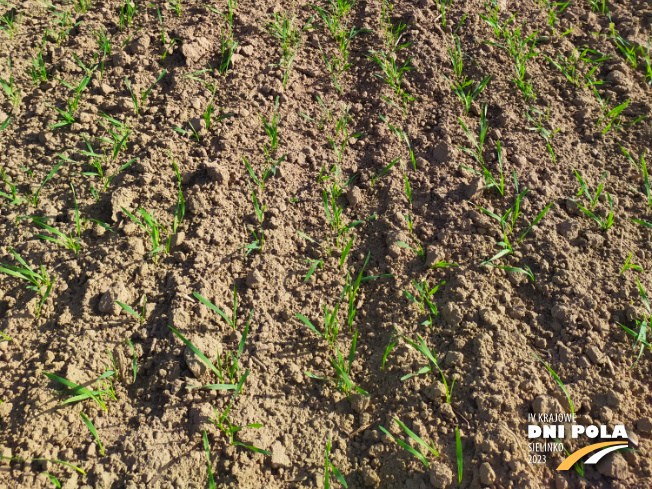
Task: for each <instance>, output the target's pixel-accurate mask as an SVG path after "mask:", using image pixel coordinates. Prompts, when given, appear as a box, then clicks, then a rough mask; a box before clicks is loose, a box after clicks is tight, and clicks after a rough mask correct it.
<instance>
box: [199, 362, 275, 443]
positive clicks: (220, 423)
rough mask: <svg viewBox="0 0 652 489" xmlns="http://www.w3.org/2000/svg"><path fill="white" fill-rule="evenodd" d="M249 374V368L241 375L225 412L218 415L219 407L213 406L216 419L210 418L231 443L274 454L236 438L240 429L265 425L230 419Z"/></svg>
mask: <svg viewBox="0 0 652 489" xmlns="http://www.w3.org/2000/svg"><path fill="white" fill-rule="evenodd" d="M248 375H249V369H247V370H246V371H245V373H244V375H243V376H242V377H241V379H240V382H238V385H237V386H235V392H234V393H233V397H232V398H231V402H229V405H228V406H227V407H226V409H225V410H224V412H223V413H222V414H221V415H218V413H217V409H216V408H215V407H213V413H214V414H215V419H209V421H210V422H211V423H213V424H214V425H215V426H216V427H217V428H219V429H220V430H221V431H222V432H223V433H224V434H225V435H226V436H227V438H228V440H229V443H231V445H236V446H241V447H244V448H247V449H249V450H251V451H252V452H254V453H261V454H263V455H272V452H269V451H267V450H263V449H262V448H258V447H255V446H254V445H246V444H244V443H242V442H241V441H238V440H236V439H235V435H236V433H238V432H239V431H240V430H243V429H245V428H255V429H258V428H262V427H263V425H262V424H261V423H250V424H248V425H245V426H238V425H235V424H233V423H232V422H231V421H230V420H229V417H228V415H229V412H230V411H231V408H232V406H233V403H234V402H235V400H236V398H237V397H238V394H239V393H240V391H241V390H242V386H243V385H244V383H245V381H246V380H247V376H248Z"/></svg>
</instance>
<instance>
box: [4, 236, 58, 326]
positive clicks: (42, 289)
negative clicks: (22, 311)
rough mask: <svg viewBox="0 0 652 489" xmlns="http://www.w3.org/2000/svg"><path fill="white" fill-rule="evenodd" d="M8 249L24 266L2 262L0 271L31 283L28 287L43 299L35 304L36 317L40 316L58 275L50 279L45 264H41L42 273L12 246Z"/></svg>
mask: <svg viewBox="0 0 652 489" xmlns="http://www.w3.org/2000/svg"><path fill="white" fill-rule="evenodd" d="M8 249H9V252H10V253H11V254H12V255H14V258H15V259H16V261H17V262H18V263H20V265H22V268H21V267H14V266H12V265H6V264H4V263H0V272H2V273H5V274H7V275H11V276H12V277H16V278H20V279H22V280H25V281H26V282H29V283H30V284H31V285H27V289H29V290H33V291H35V292H36V293H38V294H39V296H40V297H41V299H40V300H39V301H38V302H37V303H36V304H35V306H34V308H35V312H36V317H37V318H39V317H40V316H41V308H42V307H43V304H44V303H45V301H46V299H47V298H48V296H49V295H50V292H51V291H52V286H53V285H54V282H55V281H56V279H57V277H56V275H55V276H54V277H52V278H51V279H50V277H49V275H48V273H47V272H46V271H45V267H44V266H43V264H41V269H40V273H39V272H36V271H34V269H33V268H32V267H30V266H29V265H28V264H27V262H26V261H25V260H24V259H23V258H22V257H21V256H20V255H19V254H18V253H16V252H15V251H14V250H13V249H11V248H8Z"/></svg>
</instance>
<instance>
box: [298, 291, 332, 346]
mask: <svg viewBox="0 0 652 489" xmlns="http://www.w3.org/2000/svg"><path fill="white" fill-rule="evenodd" d="M339 309H340V302H338V303H337V305H336V306H335V307H334V308H333V310H332V311H331V310H329V309H328V306H327V305H326V304H324V330H323V331H319V330H318V329H317V328H316V327H315V326H314V325H313V324H312V323H311V322H310V320H309V319H308V318H306V317H305V316H304V315H302V314H297V318H298V319H299V320H300V321H301V322H302V323H303V324H305V325H306V326H307V327H308V328H309V329H310V330H311V331H313V332H314V333H316V334H317V335H318V336H320V337H321V338H324V339H325V340H327V341H328V343H329V345H330V347H331V350H334V348H335V343H336V341H337V335H338V334H339V328H338V322H337V312H338V311H339Z"/></svg>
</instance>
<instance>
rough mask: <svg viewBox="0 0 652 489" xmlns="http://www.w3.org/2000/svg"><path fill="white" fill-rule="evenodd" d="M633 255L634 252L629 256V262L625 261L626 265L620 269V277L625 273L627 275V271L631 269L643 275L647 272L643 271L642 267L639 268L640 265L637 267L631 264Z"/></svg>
mask: <svg viewBox="0 0 652 489" xmlns="http://www.w3.org/2000/svg"><path fill="white" fill-rule="evenodd" d="M633 254H634V252H633V251H632V252H631V253H630V254H629V255H628V256H627V260H625V264H624V265H623V268H621V269H620V273H619V274H618V275H619V276H620V277H622V276H623V273H625V272H626V271H627V270H630V269H631V270H636V271H637V272H641V273H643V272H645V270H643V268H642V267H640V266H638V265H636V264H634V263H630V260H631V259H632V255H633Z"/></svg>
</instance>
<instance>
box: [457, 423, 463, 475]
mask: <svg viewBox="0 0 652 489" xmlns="http://www.w3.org/2000/svg"><path fill="white" fill-rule="evenodd" d="M455 452H456V454H457V486H458V487H460V486H461V485H462V474H463V473H464V456H463V454H462V438H461V437H460V428H459V426H455Z"/></svg>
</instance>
